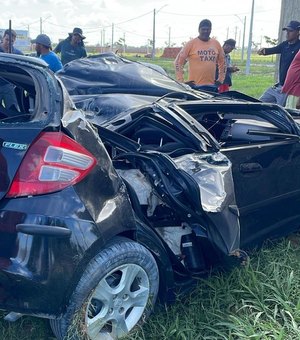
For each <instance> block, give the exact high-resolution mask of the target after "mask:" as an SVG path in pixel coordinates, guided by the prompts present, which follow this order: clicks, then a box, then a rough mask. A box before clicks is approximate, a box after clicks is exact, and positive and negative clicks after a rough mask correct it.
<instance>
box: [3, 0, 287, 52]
mask: <svg viewBox="0 0 300 340" xmlns="http://www.w3.org/2000/svg"><path fill="white" fill-rule="evenodd" d="M280 5H281V0H255V14H254V25H253V41H254V42H256V43H260V42H262V43H263V45H264V44H265V42H264V39H263V37H264V36H269V37H271V38H277V36H278V23H279V18H280ZM251 6H252V0H214V1H213V0H180V1H179V0H153V1H151V0H149V1H143V0H96V1H95V0H76V1H73V0H31V1H28V0H10V1H3V2H2V3H1V19H0V28H7V27H8V24H9V19H11V20H12V27H13V28H14V29H24V30H27V29H28V28H29V31H30V36H31V38H35V37H36V35H37V34H39V32H40V18H42V29H43V33H46V34H48V35H49V36H50V38H51V40H52V41H53V42H58V39H62V38H65V37H66V36H67V35H68V32H71V31H72V29H73V27H75V26H77V27H81V28H82V29H83V32H84V34H85V35H86V37H87V38H86V42H87V43H91V44H92V43H93V44H94V43H100V42H101V41H102V40H101V36H102V37H105V43H110V42H111V40H112V36H113V40H114V42H116V41H118V40H119V39H120V38H125V41H126V44H127V45H135V46H140V45H146V44H147V41H148V40H149V39H151V40H152V37H153V11H154V9H156V16H155V18H156V25H155V27H156V46H157V47H160V46H165V45H166V43H167V42H168V41H169V39H170V41H171V43H172V44H174V43H175V44H176V45H177V46H181V45H182V43H183V42H186V41H188V40H189V39H190V38H193V37H196V36H197V35H198V32H197V30H198V24H199V22H200V20H202V19H205V18H208V19H210V20H211V21H212V23H213V28H212V36H215V37H217V39H219V40H220V42H223V40H225V39H226V38H227V37H229V38H236V40H237V42H238V44H239V46H241V43H242V36H243V23H244V18H245V17H246V38H245V45H247V43H248V35H249V24H250V16H251ZM112 24H114V25H113V26H112ZM112 27H114V29H112ZM101 32H105V33H101Z"/></svg>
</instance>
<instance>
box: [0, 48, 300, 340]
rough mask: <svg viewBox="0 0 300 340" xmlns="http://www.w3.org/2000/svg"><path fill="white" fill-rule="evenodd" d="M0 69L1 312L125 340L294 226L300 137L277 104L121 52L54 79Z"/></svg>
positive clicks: (17, 68)
mask: <svg viewBox="0 0 300 340" xmlns="http://www.w3.org/2000/svg"><path fill="white" fill-rule="evenodd" d="M0 77H1V78H0V81H1V83H0V86H4V87H5V89H6V92H4V91H3V92H1V93H5V94H6V95H5V96H4V95H3V97H2V99H1V104H2V105H1V106H0V138H1V149H0V150H1V151H0V162H1V167H0V169H1V175H2V180H1V182H0V187H1V190H0V191H1V200H0V266H1V267H0V287H1V293H0V308H1V309H4V310H7V311H8V312H9V313H8V314H7V316H6V319H7V320H9V321H14V320H16V319H17V318H19V317H21V316H22V315H35V316H40V317H45V318H49V319H50V324H51V326H52V329H53V331H54V333H55V335H56V336H57V338H58V339H63V338H64V337H65V336H66V335H67V334H71V335H72V336H73V337H74V338H76V337H77V338H78V339H82V338H84V337H88V338H90V339H116V338H120V337H122V336H124V335H128V334H129V333H130V331H131V330H132V329H133V328H134V327H135V326H136V325H137V324H139V323H142V322H143V321H144V320H145V318H146V317H147V315H148V314H149V313H150V312H151V311H152V309H153V306H154V305H155V302H156V299H157V298H158V297H159V298H160V300H161V301H171V300H173V299H174V292H175V291H176V289H177V288H181V287H185V286H186V285H191V283H193V280H194V278H197V277H201V276H202V275H203V274H205V273H207V272H208V271H209V270H210V269H211V268H212V267H214V266H216V265H217V264H223V265H225V264H227V263H231V262H239V261H243V260H244V259H245V257H246V256H247V255H246V253H245V252H244V251H243V249H247V248H248V247H250V246H253V245H257V244H259V243H261V242H262V241H263V240H265V239H266V238H267V237H277V236H281V235H286V234H287V233H289V232H291V231H293V230H297V228H298V225H299V219H300V218H299V214H298V205H299V198H300V191H299V187H298V186H299V185H300V181H299V179H298V176H297V174H298V167H299V166H300V152H299V151H300V145H299V139H300V137H299V136H300V130H299V127H298V124H297V122H296V120H295V119H293V118H292V116H291V115H290V114H289V113H288V112H287V111H285V110H284V109H283V108H281V107H279V106H276V105H266V104H262V103H259V102H257V101H255V100H254V99H251V98H247V97H246V96H243V95H241V94H236V93H231V94H227V95H226V96H219V95H216V94H209V93H204V92H197V91H193V90H191V89H190V88H188V87H186V86H183V85H180V84H178V83H176V82H175V81H174V80H172V79H170V78H168V77H167V76H166V75H165V74H163V73H159V72H157V71H156V70H154V69H153V68H148V67H147V66H145V65H140V64H135V63H131V62H129V61H126V60H122V59H120V58H118V57H116V56H113V55H103V56H100V57H99V58H91V59H89V58H86V59H82V60H78V61H74V62H71V63H69V64H67V65H66V66H65V67H64V69H63V70H62V71H61V72H59V73H58V75H54V74H53V73H52V72H51V71H49V70H48V68H47V67H46V64H44V63H43V62H42V61H39V60H38V59H34V58H30V57H24V56H13V55H8V54H0ZM65 87H66V88H67V90H68V92H69V93H70V94H71V95H72V100H71V99H70V97H69V94H68V93H67V91H66V89H65ZM73 102H75V103H76V107H75V106H74V104H73ZM8 103H10V104H8ZM11 103H13V104H11ZM295 114H297V112H295Z"/></svg>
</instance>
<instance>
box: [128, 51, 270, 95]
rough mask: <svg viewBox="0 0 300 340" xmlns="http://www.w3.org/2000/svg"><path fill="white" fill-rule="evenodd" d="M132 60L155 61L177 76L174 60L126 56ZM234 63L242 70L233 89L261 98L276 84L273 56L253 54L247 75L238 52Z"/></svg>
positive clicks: (235, 77) (234, 81) (236, 77)
mask: <svg viewBox="0 0 300 340" xmlns="http://www.w3.org/2000/svg"><path fill="white" fill-rule="evenodd" d="M125 57H127V58H128V59H130V60H134V61H142V62H147V63H154V64H157V65H160V66H161V67H163V68H164V69H165V70H166V72H167V73H168V74H169V75H170V76H171V77H172V78H175V71H174V65H173V63H174V60H171V59H162V58H159V57H157V58H155V59H154V60H152V59H150V58H143V57H135V56H133V55H127V56H125ZM231 59H232V63H233V64H235V65H236V66H238V67H239V68H240V71H239V72H237V73H235V74H234V75H233V86H232V88H231V89H232V90H236V91H240V92H243V93H245V94H248V95H249V96H253V97H255V98H259V97H260V95H261V94H262V92H263V91H264V90H265V89H266V88H267V87H269V86H270V85H272V84H274V71H275V61H274V60H273V58H272V56H259V55H253V56H252V58H251V65H250V74H249V75H246V74H245V72H246V61H245V60H244V61H243V62H242V61H241V57H240V55H239V54H238V52H236V54H233V55H232V57H231ZM185 70H186V72H185V75H186V76H187V68H185Z"/></svg>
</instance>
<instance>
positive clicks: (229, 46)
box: [216, 39, 240, 93]
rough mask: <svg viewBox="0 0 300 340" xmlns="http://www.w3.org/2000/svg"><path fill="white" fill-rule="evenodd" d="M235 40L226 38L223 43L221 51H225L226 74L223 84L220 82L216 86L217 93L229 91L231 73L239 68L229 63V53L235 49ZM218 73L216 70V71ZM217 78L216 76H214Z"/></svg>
mask: <svg viewBox="0 0 300 340" xmlns="http://www.w3.org/2000/svg"><path fill="white" fill-rule="evenodd" d="M235 44H236V41H235V40H234V39H227V40H225V41H224V44H223V51H224V53H225V62H226V74H225V79H224V82H223V84H221V85H220V86H219V88H218V90H219V93H222V92H227V91H229V88H230V86H231V85H232V79H231V78H232V73H234V72H237V71H239V70H240V69H239V68H238V67H237V66H235V65H232V64H231V58H230V55H229V54H230V53H231V52H232V51H233V50H234V49H235ZM217 75H218V72H217ZM216 78H217V77H216Z"/></svg>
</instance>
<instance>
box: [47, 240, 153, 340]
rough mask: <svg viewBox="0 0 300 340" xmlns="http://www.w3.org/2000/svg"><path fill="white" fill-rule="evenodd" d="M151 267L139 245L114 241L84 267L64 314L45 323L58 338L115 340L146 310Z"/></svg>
mask: <svg viewBox="0 0 300 340" xmlns="http://www.w3.org/2000/svg"><path fill="white" fill-rule="evenodd" d="M158 287H159V274H158V268H157V264H156V262H155V260H154V258H153V256H152V254H151V253H150V252H149V251H148V250H147V249H146V248H145V247H143V246H142V245H140V244H138V243H136V242H133V241H131V240H129V239H125V238H116V239H115V240H114V241H113V242H112V243H110V245H108V246H107V247H106V248H105V249H104V250H102V251H101V252H100V253H99V254H98V255H96V256H95V257H94V258H93V259H92V260H91V262H90V263H89V264H88V266H87V268H86V270H85V271H84V273H83V275H82V277H81V279H80V281H79V283H78V285H77V287H76V288H75V290H74V293H73V294H72V296H71V299H70V302H69V305H68V307H67V310H66V312H65V314H64V315H63V316H62V317H61V318H60V319H54V320H50V324H51V327H52V330H53V332H54V334H55V335H56V337H57V338H58V339H80V340H82V339H92V340H96V339H99V340H102V339H119V338H121V337H123V336H126V335H128V333H129V332H130V331H131V330H132V329H133V328H134V327H135V326H136V325H137V324H140V323H142V322H143V321H144V320H145V318H146V317H147V316H148V315H149V313H150V312H151V311H152V309H153V306H154V304H155V301H156V298H157V294H158Z"/></svg>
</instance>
